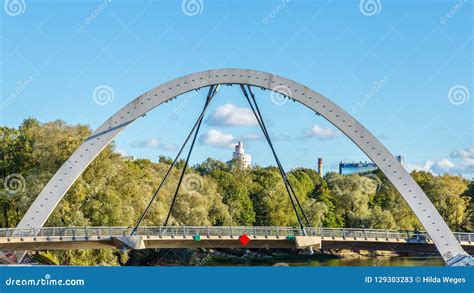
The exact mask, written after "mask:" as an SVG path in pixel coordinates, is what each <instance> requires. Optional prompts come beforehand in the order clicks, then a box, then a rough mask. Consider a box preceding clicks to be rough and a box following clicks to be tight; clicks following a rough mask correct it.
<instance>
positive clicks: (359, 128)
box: [17, 69, 467, 264]
mask: <svg viewBox="0 0 474 293" xmlns="http://www.w3.org/2000/svg"><path fill="white" fill-rule="evenodd" d="M216 84H247V85H251V86H256V87H261V88H264V89H268V90H271V91H274V92H277V93H280V94H283V95H286V96H289V97H290V98H292V99H294V100H296V101H299V102H300V103H302V104H304V105H305V106H307V107H309V108H310V109H312V110H313V111H315V112H317V113H319V114H320V115H321V116H323V117H324V118H326V119H327V120H328V121H329V122H331V123H332V124H333V125H334V126H335V127H337V128H338V129H339V130H340V131H341V132H342V133H344V134H345V135H346V136H347V137H349V138H350V139H351V140H352V141H353V142H354V143H355V144H356V145H357V146H358V147H359V148H360V149H361V150H362V151H363V152H364V153H365V154H366V155H367V156H368V157H369V158H370V159H371V160H372V161H373V162H374V163H375V164H376V165H377V166H378V168H379V169H380V170H381V171H382V172H383V173H384V174H385V175H386V176H387V178H388V179H389V180H390V181H391V182H392V184H393V185H394V186H395V188H396V189H397V190H398V191H399V193H400V194H401V195H402V196H403V198H404V199H405V200H406V202H407V203H408V205H409V206H410V208H411V209H412V210H413V212H414V213H415V214H416V216H417V217H418V219H419V220H420V222H421V223H422V225H423V226H424V227H425V229H426V231H427V232H428V234H429V235H430V237H431V239H432V240H433V242H434V244H435V245H436V247H437V249H438V251H439V252H440V254H441V256H442V257H443V259H444V260H445V261H446V262H447V263H448V264H449V263H450V262H452V260H455V259H459V258H461V257H463V256H466V255H467V254H466V253H465V252H464V250H463V249H462V247H461V245H460V244H459V242H458V241H457V240H456V238H455V236H454V234H453V233H452V232H451V230H450V229H449V227H448V225H447V224H446V222H445V221H444V220H443V218H442V217H441V215H440V214H439V213H438V211H437V210H436V208H435V207H434V205H433V204H432V203H431V201H430V200H429V198H428V197H427V196H426V194H425V193H424V192H423V190H422V189H421V188H420V187H419V186H418V184H417V183H416V182H415V180H414V179H413V178H412V177H411V176H410V174H409V173H408V172H407V171H406V170H405V169H404V168H403V166H402V165H401V164H400V163H399V162H398V161H397V159H396V158H395V157H394V156H393V155H392V154H391V153H390V152H389V151H388V150H387V148H385V146H384V145H382V144H381V143H380V141H379V140H378V139H377V138H376V137H375V136H374V135H372V134H371V133H370V132H369V131H368V130H367V129H366V128H365V127H364V126H363V125H362V124H360V123H359V122H358V121H357V120H356V119H354V117H352V116H351V115H350V114H348V113H347V112H346V111H344V110H343V109H341V108H340V107H339V106H337V105H336V104H334V103H333V102H331V101H330V100H329V99H327V98H325V97H323V96H322V95H320V94H319V93H317V92H315V91H313V90H312V89H310V88H308V87H306V86H304V85H302V84H299V83H297V82H295V81H292V80H290V79H287V78H284V77H281V76H277V75H273V74H271V73H267V72H262V71H256V70H249V69H216V70H207V71H202V72H197V73H192V74H189V75H186V76H183V77H179V78H176V79H174V80H171V81H168V82H166V83H163V84H161V85H159V86H158V87H155V88H153V89H152V90H150V91H148V92H146V93H144V94H143V95H141V96H139V97H137V98H136V99H134V100H133V101H131V102H130V103H128V104H127V105H126V106H124V107H123V108H122V109H121V110H119V111H118V112H117V113H115V114H114V115H112V116H111V117H110V118H109V119H108V120H107V121H105V122H104V123H103V124H102V125H101V126H100V127H99V128H98V129H97V130H95V131H94V133H93V134H92V135H91V136H90V137H89V138H88V139H87V140H86V141H84V142H83V143H82V145H81V146H79V148H78V149H77V150H76V151H75V152H74V153H73V154H72V155H71V156H70V157H69V158H68V159H67V161H66V162H65V163H64V164H63V165H62V166H61V168H60V169H59V170H58V171H57V172H56V174H54V176H53V177H52V178H51V180H50V181H49V182H48V183H47V184H46V186H45V187H44V189H43V190H42V191H41V193H40V194H39V195H38V197H37V198H36V199H35V201H34V202H33V204H32V205H31V207H30V208H29V209H28V211H27V213H26V214H25V216H24V217H23V218H22V220H21V221H20V223H19V224H18V226H17V228H23V229H24V228H41V227H42V226H43V225H44V223H45V222H46V220H47V219H48V217H49V216H50V214H51V213H52V211H53V210H54V209H55V207H56V206H57V204H58V203H59V201H60V200H61V199H62V197H63V196H64V194H65V193H66V192H67V191H68V190H69V188H70V187H71V186H72V184H73V183H74V182H75V181H76V179H77V178H78V177H79V176H80V175H81V173H82V172H83V171H84V170H85V169H86V168H87V166H89V164H90V163H91V162H92V161H93V160H94V158H95V157H96V156H97V155H98V154H99V153H100V152H101V151H102V150H103V149H104V148H105V147H106V146H107V145H108V144H109V143H110V142H111V141H112V139H113V138H114V137H115V136H116V135H117V134H119V133H120V132H121V131H122V130H124V129H125V128H126V127H127V126H128V125H129V124H130V123H132V122H133V121H135V120H136V119H138V118H139V117H141V116H143V115H144V114H146V113H147V112H148V111H150V110H152V109H153V108H155V107H157V106H159V105H160V104H162V103H164V102H166V101H168V100H171V99H173V98H174V97H177V96H179V95H182V94H184V93H187V92H189V91H192V90H195V89H198V88H201V87H204V86H209V85H216Z"/></svg>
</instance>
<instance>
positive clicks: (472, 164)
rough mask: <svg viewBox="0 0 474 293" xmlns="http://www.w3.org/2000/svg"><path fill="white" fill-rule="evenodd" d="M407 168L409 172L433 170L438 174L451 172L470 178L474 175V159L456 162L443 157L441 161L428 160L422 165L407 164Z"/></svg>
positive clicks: (432, 171)
mask: <svg viewBox="0 0 474 293" xmlns="http://www.w3.org/2000/svg"><path fill="white" fill-rule="evenodd" d="M406 169H407V170H408V171H409V172H411V171H413V170H417V171H426V172H431V173H433V174H436V175H441V174H444V173H449V174H453V175H461V176H464V177H467V178H468V177H472V176H473V175H474V159H463V160H462V161H461V162H460V163H455V162H452V161H450V160H448V159H441V160H439V161H433V160H428V161H426V162H425V163H424V164H421V165H420V164H406Z"/></svg>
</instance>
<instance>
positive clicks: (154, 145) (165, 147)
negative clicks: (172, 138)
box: [131, 138, 177, 152]
mask: <svg viewBox="0 0 474 293" xmlns="http://www.w3.org/2000/svg"><path fill="white" fill-rule="evenodd" d="M131 146H133V147H136V148H150V149H159V150H162V151H167V152H172V151H175V150H177V146H176V145H175V144H172V143H162V142H161V140H160V139H159V138H150V139H146V140H139V141H134V142H132V143H131Z"/></svg>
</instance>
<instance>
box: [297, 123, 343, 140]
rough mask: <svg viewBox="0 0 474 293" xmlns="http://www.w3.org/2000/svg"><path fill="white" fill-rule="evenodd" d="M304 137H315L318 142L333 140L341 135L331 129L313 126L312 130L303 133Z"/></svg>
mask: <svg viewBox="0 0 474 293" xmlns="http://www.w3.org/2000/svg"><path fill="white" fill-rule="evenodd" d="M305 136H306V137H316V138H318V139H320V140H329V139H334V138H336V137H339V136H342V133H341V132H340V131H339V130H337V129H333V128H329V127H327V128H324V127H321V126H319V125H315V126H313V128H311V129H309V130H306V131H305Z"/></svg>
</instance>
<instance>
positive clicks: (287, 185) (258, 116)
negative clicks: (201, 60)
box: [240, 85, 310, 231]
mask: <svg viewBox="0 0 474 293" xmlns="http://www.w3.org/2000/svg"><path fill="white" fill-rule="evenodd" d="M240 87H241V89H242V92H243V94H244V96H245V98H246V99H247V102H248V103H249V105H250V108H251V109H252V112H253V113H254V115H255V118H256V119H257V122H258V124H259V125H260V128H261V129H262V131H263V134H264V136H265V138H266V140H267V142H268V144H269V146H270V149H271V151H272V153H273V156H274V157H275V161H276V163H277V166H278V170H279V171H280V175H281V176H282V179H283V183H284V184H285V189H286V191H287V193H288V196H289V198H290V201H291V205H292V206H293V210H294V211H295V214H296V217H297V219H298V222H299V224H300V226H301V229H302V230H303V231H304V224H303V221H302V220H301V217H300V215H299V213H298V210H297V208H296V205H295V200H294V199H293V197H295V199H296V201H297V204H298V206H299V208H300V210H301V212H302V214H303V216H304V218H305V221H306V222H307V224H308V226H309V225H310V224H309V221H308V218H307V217H306V214H305V213H304V211H303V209H302V207H301V205H300V204H299V200H298V198H297V196H296V194H295V192H294V190H293V188H292V187H291V183H290V181H289V180H288V177H287V176H286V173H285V171H284V170H283V167H282V165H281V163H280V160H279V158H278V156H277V154H276V151H275V148H274V147H273V143H272V141H271V139H270V136H269V134H268V131H267V128H266V126H265V122H264V121H263V118H262V115H261V113H260V110H259V108H258V105H257V103H256V100H255V97H254V95H253V93H252V92H251V90H250V87H248V89H249V92H250V93H251V95H252V100H253V101H254V103H255V106H254V105H253V104H252V102H251V101H250V98H249V96H248V94H247V91H246V90H245V87H244V86H243V85H240ZM292 193H293V195H292Z"/></svg>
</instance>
